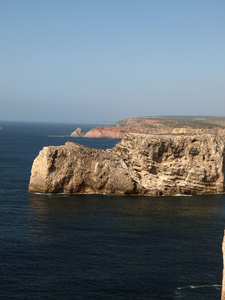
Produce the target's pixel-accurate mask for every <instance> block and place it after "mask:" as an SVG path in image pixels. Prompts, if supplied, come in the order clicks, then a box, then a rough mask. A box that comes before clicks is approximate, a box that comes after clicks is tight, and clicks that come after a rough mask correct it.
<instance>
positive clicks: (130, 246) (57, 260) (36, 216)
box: [0, 122, 225, 300]
mask: <svg viewBox="0 0 225 300" xmlns="http://www.w3.org/2000/svg"><path fill="white" fill-rule="evenodd" d="M78 125H79V126H80V127H81V128H82V129H83V130H84V131H87V130H88V129H90V128H92V127H94V126H95V125H94V124H50V123H46V124H44V123H40V124H38V123H12V122H11V123H10V122H0V126H2V127H3V130H1V131H0V230H1V231H0V238H1V244H0V299H4V300H5V299H18V300H22V299H29V300H30V299H34V300H40V299H54V300H57V299H63V300H64V299H65V300H66V299H152V300H158V299H174V300H175V299H185V300H187V299H188V300H195V299H196V300H214V299H220V292H221V281H222V252H221V243H222V239H223V231H224V226H225V195H208V196H201V195H199V196H192V197H190V196H186V197H184V196H175V197H143V196H132V197H130V196H125V197H122V196H107V195H97V194H94V195H93V194H90V195H70V196H67V195H55V196H50V195H36V194H29V193H28V191H27V190H28V183H29V177H30V171H31V166H32V162H33V160H34V158H35V157H36V156H37V155H38V153H39V151H40V150H41V149H42V148H43V147H44V146H48V145H62V144H64V143H65V142H66V141H68V140H70V141H76V142H78V143H81V144H85V145H87V146H90V147H94V148H101V149H107V148H111V147H112V146H114V144H115V143H116V142H118V140H109V139H84V138H71V137H66V136H68V135H70V133H71V132H72V131H74V130H75V129H76V127H78Z"/></svg>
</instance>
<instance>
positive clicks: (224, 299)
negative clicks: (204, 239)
mask: <svg viewBox="0 0 225 300" xmlns="http://www.w3.org/2000/svg"><path fill="white" fill-rule="evenodd" d="M222 254H223V279H222V292H221V300H225V230H224V237H223V242H222Z"/></svg>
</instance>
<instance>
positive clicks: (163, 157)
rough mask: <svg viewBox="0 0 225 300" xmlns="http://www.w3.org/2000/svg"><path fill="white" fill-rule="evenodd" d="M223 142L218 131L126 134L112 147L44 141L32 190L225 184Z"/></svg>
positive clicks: (149, 189) (131, 190)
mask: <svg viewBox="0 0 225 300" xmlns="http://www.w3.org/2000/svg"><path fill="white" fill-rule="evenodd" d="M223 155H224V143H223V142H222V141H221V139H220V138H219V137H218V136H215V135H211V134H205V135H149V134H131V133H129V134H126V135H125V137H124V138H123V139H122V140H121V141H120V142H119V143H118V144H116V145H115V147H113V148H112V149H108V150H97V149H92V148H89V147H86V146H83V145H80V144H77V143H73V142H67V143H66V144H65V145H64V146H57V147H55V146H49V147H44V148H43V150H42V151H40V153H39V155H38V156H37V158H36V159H35V160H34V163H33V166H32V171H31V177H30V183H29V191H30V192H41V193H106V194H118V195H128V194H140V195H154V196H155V195H175V194H198V193H220V192H223V190H224V185H223V182H224V174H223V172H222V169H223Z"/></svg>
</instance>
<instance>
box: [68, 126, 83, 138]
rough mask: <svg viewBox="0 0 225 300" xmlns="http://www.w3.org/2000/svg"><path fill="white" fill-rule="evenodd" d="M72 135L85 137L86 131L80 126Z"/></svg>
mask: <svg viewBox="0 0 225 300" xmlns="http://www.w3.org/2000/svg"><path fill="white" fill-rule="evenodd" d="M70 136H72V137H83V136H84V133H83V131H82V129H81V128H80V127H78V128H77V129H76V130H75V131H73V132H72V133H71V135H70Z"/></svg>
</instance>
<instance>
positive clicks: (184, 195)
mask: <svg viewBox="0 0 225 300" xmlns="http://www.w3.org/2000/svg"><path fill="white" fill-rule="evenodd" d="M174 196H175V197H192V196H193V195H189V194H188V195H187V194H176V195H174Z"/></svg>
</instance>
